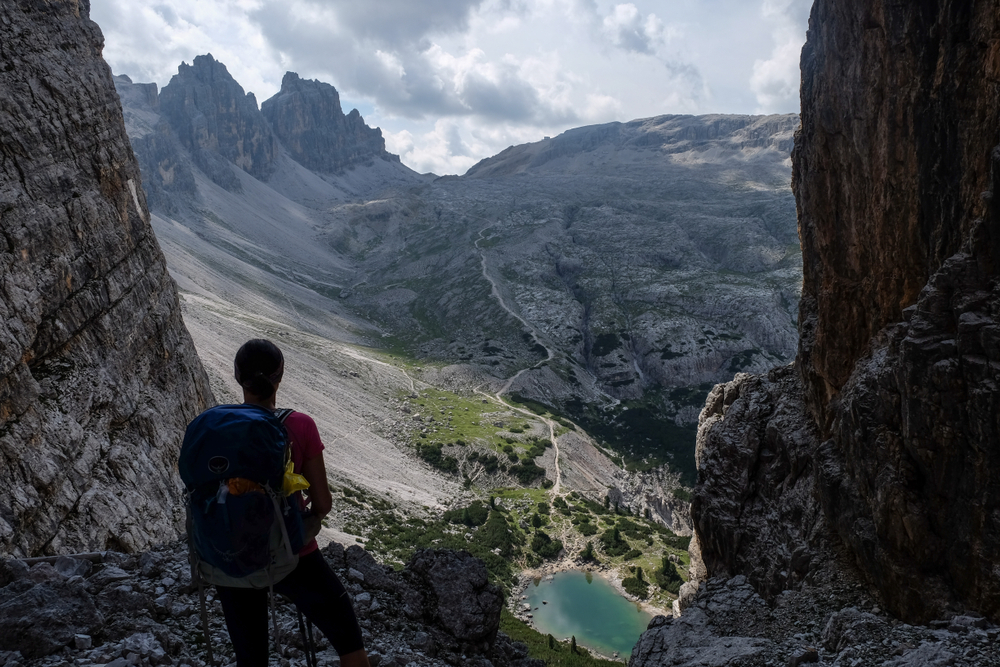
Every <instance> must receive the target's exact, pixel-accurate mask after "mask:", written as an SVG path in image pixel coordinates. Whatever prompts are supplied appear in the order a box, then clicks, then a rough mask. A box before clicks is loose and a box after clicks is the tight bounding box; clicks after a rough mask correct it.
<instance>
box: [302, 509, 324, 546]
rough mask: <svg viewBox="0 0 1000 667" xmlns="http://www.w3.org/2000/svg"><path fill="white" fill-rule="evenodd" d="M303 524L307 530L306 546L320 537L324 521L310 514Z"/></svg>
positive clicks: (304, 518)
mask: <svg viewBox="0 0 1000 667" xmlns="http://www.w3.org/2000/svg"><path fill="white" fill-rule="evenodd" d="M302 523H303V524H304V525H305V530H306V544H309V543H310V542H312V541H313V540H314V539H316V536H317V535H319V530H320V528H322V527H323V520H322V519H320V518H319V517H318V516H316V515H315V514H310V515H308V516H306V517H303V519H302Z"/></svg>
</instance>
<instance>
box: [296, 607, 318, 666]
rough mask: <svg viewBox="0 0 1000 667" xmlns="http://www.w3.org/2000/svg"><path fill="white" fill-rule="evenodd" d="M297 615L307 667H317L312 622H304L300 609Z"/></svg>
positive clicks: (297, 609) (297, 610)
mask: <svg viewBox="0 0 1000 667" xmlns="http://www.w3.org/2000/svg"><path fill="white" fill-rule="evenodd" d="M295 613H297V614H298V615H299V632H300V633H301V634H302V643H303V644H304V648H305V653H306V667H316V645H315V644H313V633H312V621H309V620H306V621H305V622H303V620H302V611H301V610H299V608H298V607H296V608H295Z"/></svg>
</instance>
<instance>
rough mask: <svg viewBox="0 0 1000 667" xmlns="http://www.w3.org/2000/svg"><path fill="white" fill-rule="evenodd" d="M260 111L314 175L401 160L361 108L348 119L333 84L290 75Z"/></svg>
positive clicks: (348, 116) (294, 155) (286, 145)
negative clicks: (390, 150) (314, 172)
mask: <svg viewBox="0 0 1000 667" xmlns="http://www.w3.org/2000/svg"><path fill="white" fill-rule="evenodd" d="M260 111H261V113H262V114H263V115H264V118H266V119H267V120H268V122H269V123H270V124H271V128H272V129H273V130H274V133H275V135H276V136H277V137H278V139H279V140H280V141H281V143H282V144H284V145H285V148H287V149H288V152H289V154H290V155H291V156H292V158H293V159H294V160H295V161H296V162H298V163H299V164H301V165H302V166H304V167H307V168H308V169H312V170H313V171H318V172H324V173H334V174H336V173H342V172H343V171H344V170H345V169H348V168H350V167H353V166H355V165H358V164H364V163H370V162H371V161H372V160H373V159H382V160H395V161H397V162H398V161H399V157H398V156H396V155H392V154H391V153H388V152H386V150H385V139H383V138H382V131H381V130H379V129H378V128H371V127H368V126H367V125H365V121H364V119H362V118H361V114H360V113H358V110H357V109H352V110H351V112H350V113H349V114H347V115H344V111H343V109H342V108H341V106H340V95H339V94H338V93H337V89H336V88H334V87H333V86H331V85H330V84H328V83H323V82H321V81H315V80H310V79H300V78H299V75H298V74H296V73H295V72H287V73H286V74H285V76H284V78H283V79H282V80H281V90H280V91H278V94H277V95H275V96H274V97H272V98H270V99H268V100H267V101H265V102H264V103H263V104H261V105H260Z"/></svg>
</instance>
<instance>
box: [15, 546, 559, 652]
mask: <svg viewBox="0 0 1000 667" xmlns="http://www.w3.org/2000/svg"><path fill="white" fill-rule="evenodd" d="M323 554H324V556H325V557H326V560H327V562H328V563H329V564H330V566H331V567H332V568H333V570H334V572H336V573H337V574H338V576H339V577H340V579H341V581H343V583H344V585H345V587H346V588H347V591H348V594H349V595H350V596H351V599H352V600H353V603H354V608H355V611H356V613H357V616H358V620H359V624H360V625H361V632H362V635H363V637H364V640H365V645H366V648H367V650H368V654H369V656H370V660H371V664H372V665H373V666H375V667H378V666H379V665H383V666H384V665H421V666H426V667H445V666H446V665H455V666H456V667H467V666H469V667H491V666H492V667H542V662H541V661H540V660H534V659H532V658H529V657H528V652H527V648H526V647H525V646H524V644H521V643H515V642H513V641H511V640H510V638H509V637H507V635H505V634H504V633H502V632H499V620H500V610H501V608H502V607H503V595H502V593H501V591H500V589H499V588H498V587H497V586H495V585H494V584H491V583H489V582H488V581H487V575H486V568H485V566H484V565H483V563H482V562H481V561H479V560H476V559H475V558H473V557H471V556H469V554H468V553H465V552H455V551H448V550H421V551H418V552H417V553H416V554H415V555H414V556H413V558H412V559H411V560H410V562H409V563H408V564H407V566H406V567H405V568H404V569H403V570H402V571H400V572H396V571H394V570H393V569H392V568H391V567H387V566H382V565H379V564H378V563H377V562H376V561H375V559H374V558H372V556H371V555H370V554H369V553H368V552H366V551H365V550H364V549H362V548H361V547H359V546H357V545H354V546H350V547H348V548H347V549H346V550H345V549H344V547H342V546H341V545H340V544H336V543H332V544H330V545H329V546H328V547H327V548H326V549H324V551H323ZM89 556H91V557H92V558H93V559H94V560H95V561H97V562H96V564H93V565H92V564H91V562H89V561H88V560H84V559H81V558H74V557H60V558H58V559H53V560H54V562H53V563H49V562H41V563H33V564H31V567H30V568H29V567H28V565H26V564H25V563H23V562H22V561H18V560H0V664H5V665H45V664H53V659H54V658H56V657H61V656H66V657H67V658H69V659H71V660H74V661H75V663H76V664H112V665H117V666H120V667H125V665H128V664H132V665H143V666H148V665H157V664H158V665H171V664H177V665H182V664H187V665H197V666H202V665H205V664H207V663H206V661H205V649H204V642H203V641H202V640H200V639H197V640H195V639H193V635H194V633H198V634H200V632H201V624H200V618H199V603H198V591H197V587H196V586H195V585H193V584H192V582H191V570H190V566H189V565H188V562H187V547H186V545H185V544H184V543H180V542H173V543H170V544H165V545H161V546H159V547H157V548H156V549H155V550H152V551H147V552H144V553H141V554H135V555H131V556H128V555H126V554H121V553H114V552H106V553H101V554H93V555H89ZM207 593H208V595H209V604H208V614H209V618H210V622H209V632H210V634H211V637H212V644H213V650H214V653H215V655H216V657H221V658H222V659H223V664H228V663H231V662H232V660H233V657H232V647H231V645H230V644H229V641H228V635H227V633H226V629H225V623H224V620H223V614H222V608H221V606H220V605H219V603H218V602H217V601H213V600H212V599H211V596H212V591H211V589H210V590H208V591H207ZM294 609H295V608H294V606H293V605H291V604H289V603H288V602H287V601H285V600H284V598H281V597H280V596H279V597H278V604H277V612H278V626H279V628H280V629H281V637H282V646H283V652H284V654H285V655H284V657H285V658H291V659H293V660H303V659H304V657H305V655H304V652H303V651H302V648H303V644H302V638H301V635H300V634H299V625H298V622H297V618H296V615H295V612H294ZM315 636H316V638H317V651H318V656H317V657H318V659H319V663H320V664H331V661H332V660H335V659H336V653H335V651H334V650H333V648H332V647H331V646H330V645H329V644H328V643H327V642H326V640H325V638H323V636H322V635H321V634H320V633H318V632H317V633H316V635H315ZM53 654H59V656H56V655H53ZM132 654H134V656H133V655H132ZM46 660H48V661H49V662H46ZM333 664H337V663H333Z"/></svg>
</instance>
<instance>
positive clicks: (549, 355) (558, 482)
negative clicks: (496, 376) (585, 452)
mask: <svg viewBox="0 0 1000 667" xmlns="http://www.w3.org/2000/svg"><path fill="white" fill-rule="evenodd" d="M492 226H493V225H489V226H486V227H483V228H482V229H480V230H479V238H478V239H476V241H475V243H474V245H475V247H476V250H478V251H479V264H480V267H481V271H482V274H483V278H485V279H486V280H487V281H488V282H489V283H490V295H491V296H492V297H493V298H494V299H496V302H497V303H498V304H500V307H501V308H503V310H504V311H506V312H507V313H508V314H509V315H510V316H511V317H513V318H514V319H516V320H517V321H518V322H520V323H521V324H523V325H524V327H525V328H526V329H527V330H528V331H530V332H531V336H532V338H534V340H535V342H536V343H538V344H539V345H541V346H542V347H543V348H545V355H546V356H545V359H543V360H541V361H539V362H538V363H536V364H534V365H533V366H529V367H528V368H522V369H521V370H519V371H518V372H517V373H515V374H514V375H512V376H511V377H509V378H507V381H506V382H504V384H503V386H502V387H500V389H498V390H497V392H496V393H495V394H492V395H490V394H487V393H486V392H484V391H480V389H479V387H476V388H475V389H474V390H473V391H475V392H476V393H477V394H481V395H483V396H488V397H490V398H493V399H495V400H496V401H497V402H499V403H500V404H501V405H504V406H506V407H508V408H510V409H511V410H514V411H515V412H518V413H520V414H522V415H524V416H527V417H530V418H532V419H535V418H539V419H541V420H542V421H543V422H545V424H546V425H547V426H548V427H549V442H551V443H552V447H553V448H554V449H555V454H556V456H555V464H554V465H555V477H556V478H555V480H554V481H553V484H552V489H551V491H550V493H551V494H552V495H558V493H559V489H560V487H561V486H562V472H561V471H560V470H559V441H558V439H557V438H556V430H555V422H554V421H553V420H551V419H549V418H548V417H541V416H540V415H536V414H535V413H534V412H531V411H530V410H526V409H524V408H521V407H518V406H516V405H511V404H510V403H508V402H507V401H505V400H503V394H506V393H507V392H508V391H510V388H511V386H512V385H513V384H514V382H515V381H516V380H517V379H518V378H519V377H521V375H522V374H524V373H526V372H528V371H530V370H534V369H536V368H539V367H540V366H541V365H542V364H544V363H546V362H549V361H552V360H553V359H555V358H556V354H555V352H554V351H553V349H552V348H551V347H549V346H548V345H546V344H545V343H544V342H542V338H541V336H539V333H538V330H537V329H536V328H535V327H534V325H532V324H531V323H530V322H528V321H527V320H526V319H524V318H523V317H521V316H520V315H519V314H518V313H516V312H514V309H513V308H511V307H510V306H508V305H507V302H505V301H504V299H503V296H502V295H501V294H500V288H499V287H498V286H497V283H496V281H495V280H493V277H492V276H491V275H490V274H489V271H487V270H486V253H485V252H483V249H482V248H480V247H479V242H480V241H482V240H484V237H483V234H485V233H486V230H487V229H490V227H492ZM480 386H482V385H480Z"/></svg>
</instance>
